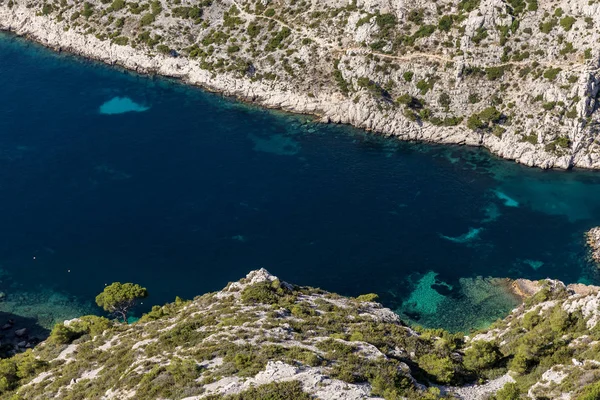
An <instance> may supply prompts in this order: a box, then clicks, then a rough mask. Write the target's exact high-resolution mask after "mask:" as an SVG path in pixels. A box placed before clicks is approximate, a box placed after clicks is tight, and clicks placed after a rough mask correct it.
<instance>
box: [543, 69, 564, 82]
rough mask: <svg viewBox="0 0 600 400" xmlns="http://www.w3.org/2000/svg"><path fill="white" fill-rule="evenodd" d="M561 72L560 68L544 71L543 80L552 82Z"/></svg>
mask: <svg viewBox="0 0 600 400" xmlns="http://www.w3.org/2000/svg"><path fill="white" fill-rule="evenodd" d="M561 71H562V69H560V68H549V69H547V70H546V71H544V78H546V79H548V80H549V81H553V80H555V79H556V77H557V76H558V74H559V73H560V72H561Z"/></svg>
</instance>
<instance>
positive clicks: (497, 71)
mask: <svg viewBox="0 0 600 400" xmlns="http://www.w3.org/2000/svg"><path fill="white" fill-rule="evenodd" d="M485 75H486V76H487V78H488V79H489V80H490V81H495V80H496V79H499V78H502V76H503V75H504V67H489V68H486V69H485Z"/></svg>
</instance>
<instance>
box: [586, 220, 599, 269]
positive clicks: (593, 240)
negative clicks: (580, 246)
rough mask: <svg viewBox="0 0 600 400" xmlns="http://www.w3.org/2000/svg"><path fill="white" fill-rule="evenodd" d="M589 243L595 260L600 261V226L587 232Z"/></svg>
mask: <svg viewBox="0 0 600 400" xmlns="http://www.w3.org/2000/svg"><path fill="white" fill-rule="evenodd" d="M585 236H586V238H587V244H588V246H589V247H590V250H591V256H592V259H593V260H594V261H596V262H597V263H600V227H598V226H596V227H594V228H592V229H590V230H589V231H587V232H586V233H585Z"/></svg>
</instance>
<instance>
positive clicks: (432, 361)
mask: <svg viewBox="0 0 600 400" xmlns="http://www.w3.org/2000/svg"><path fill="white" fill-rule="evenodd" d="M419 366H420V367H421V368H423V370H424V371H425V372H427V373H428V374H429V375H431V376H432V377H433V378H434V379H435V380H436V381H437V382H440V383H450V382H451V381H452V380H453V379H454V374H455V368H454V363H453V362H452V360H450V358H449V357H439V356H438V355H436V354H431V353H429V354H425V355H423V356H421V358H419Z"/></svg>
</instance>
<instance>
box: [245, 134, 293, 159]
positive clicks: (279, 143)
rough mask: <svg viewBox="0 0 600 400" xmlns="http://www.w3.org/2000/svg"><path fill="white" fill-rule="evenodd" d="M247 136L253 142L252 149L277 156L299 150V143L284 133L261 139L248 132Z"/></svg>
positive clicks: (287, 154)
mask: <svg viewBox="0 0 600 400" xmlns="http://www.w3.org/2000/svg"><path fill="white" fill-rule="evenodd" d="M248 137H249V138H250V139H251V140H252V141H253V142H254V150H255V151H260V152H264V153H271V154H277V155H279V156H293V155H296V154H298V153H299V152H300V144H299V143H298V142H297V141H295V140H294V139H292V138H290V137H287V136H285V135H271V136H269V138H268V139H263V138H261V137H258V136H256V135H253V134H250V135H248Z"/></svg>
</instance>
